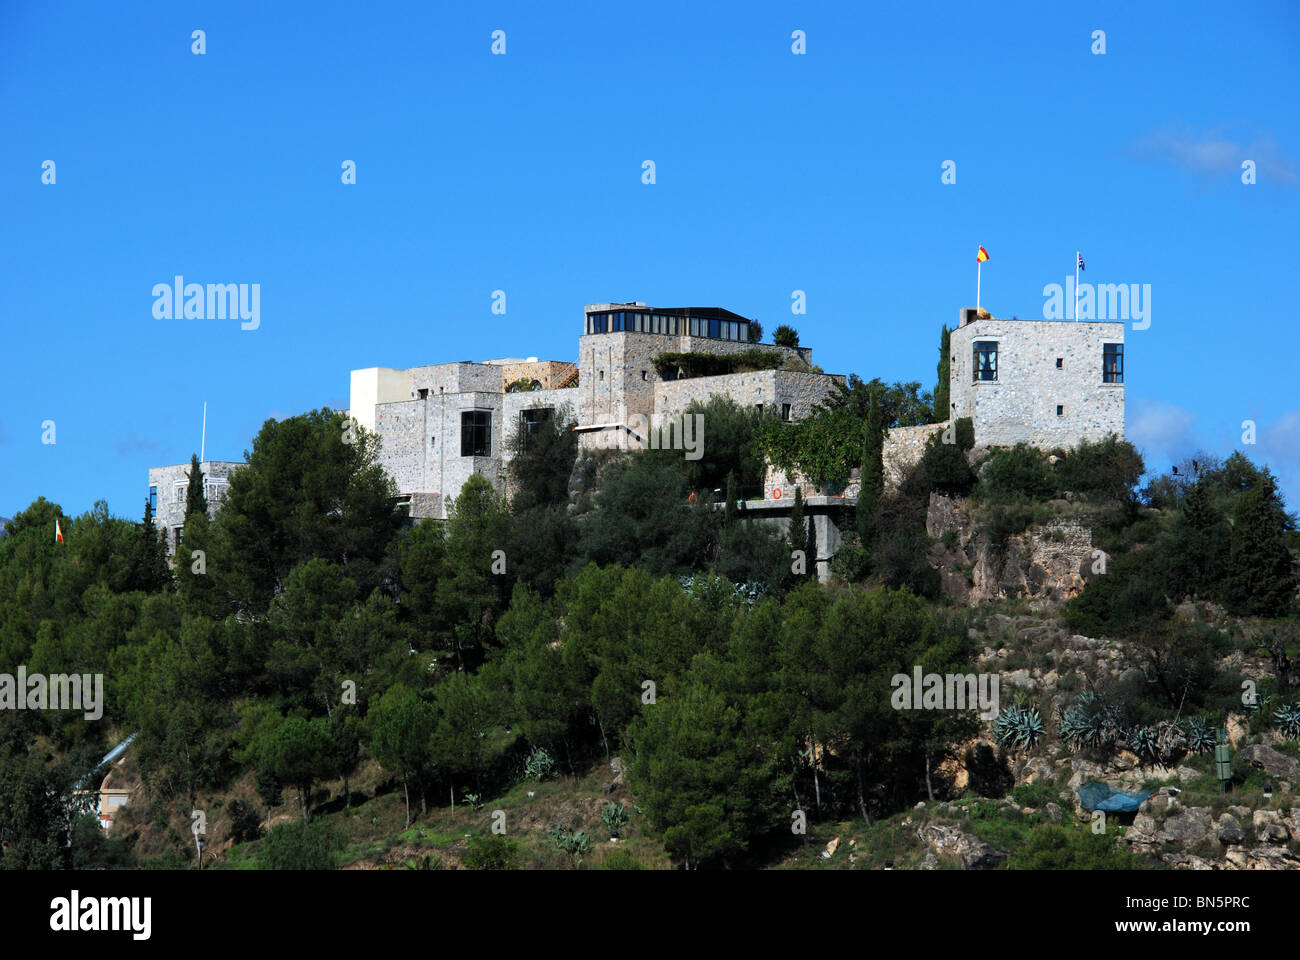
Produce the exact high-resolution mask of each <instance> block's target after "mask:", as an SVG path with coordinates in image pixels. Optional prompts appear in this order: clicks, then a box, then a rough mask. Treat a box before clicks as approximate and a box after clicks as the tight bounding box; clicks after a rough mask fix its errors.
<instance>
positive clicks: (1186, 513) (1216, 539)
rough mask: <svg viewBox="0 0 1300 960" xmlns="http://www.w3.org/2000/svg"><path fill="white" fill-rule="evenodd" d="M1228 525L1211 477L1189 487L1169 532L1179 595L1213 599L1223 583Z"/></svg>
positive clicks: (1172, 581) (1173, 583) (1171, 571)
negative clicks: (1212, 485)
mask: <svg viewBox="0 0 1300 960" xmlns="http://www.w3.org/2000/svg"><path fill="white" fill-rule="evenodd" d="M1227 552H1228V529H1227V523H1226V521H1225V519H1224V516H1223V514H1222V512H1221V511H1220V510H1219V509H1218V507H1216V506H1215V504H1214V500H1213V498H1212V497H1211V495H1210V488H1209V481H1208V480H1205V479H1201V480H1198V481H1197V482H1196V483H1195V484H1193V485H1192V487H1191V489H1189V490H1188V491H1187V496H1186V497H1185V498H1184V499H1183V503H1182V506H1181V508H1180V509H1179V511H1178V516H1177V517H1176V518H1175V520H1174V523H1173V527H1172V528H1171V529H1170V532H1169V551H1168V558H1169V565H1168V568H1167V569H1168V574H1167V576H1168V578H1169V587H1170V588H1171V591H1172V593H1173V594H1174V595H1175V596H1176V597H1182V596H1185V595H1191V596H1199V597H1202V598H1204V599H1210V598H1212V597H1214V596H1215V594H1216V593H1220V592H1222V590H1223V587H1224V560H1225V555H1226V554H1227Z"/></svg>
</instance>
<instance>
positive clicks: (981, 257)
mask: <svg viewBox="0 0 1300 960" xmlns="http://www.w3.org/2000/svg"><path fill="white" fill-rule="evenodd" d="M988 258H989V252H988V251H987V250H985V249H984V248H983V247H980V252H979V253H977V254H975V262H976V263H983V262H984V261H985V260H987V259H988Z"/></svg>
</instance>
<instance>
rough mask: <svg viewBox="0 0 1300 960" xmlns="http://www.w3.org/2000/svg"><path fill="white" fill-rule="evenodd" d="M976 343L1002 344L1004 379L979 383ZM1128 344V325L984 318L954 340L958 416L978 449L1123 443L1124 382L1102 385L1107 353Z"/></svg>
mask: <svg viewBox="0 0 1300 960" xmlns="http://www.w3.org/2000/svg"><path fill="white" fill-rule="evenodd" d="M976 341H995V342H997V344H998V370H997V380H992V381H985V380H981V381H975V380H974V379H973V377H974V374H973V370H974V360H973V348H974V344H975V342H976ZM1123 342H1124V324H1123V323H1109V322H1093V321H1081V322H1074V321H1061V320H995V319H983V320H975V321H973V322H971V323H967V324H965V325H963V326H959V327H958V328H957V329H956V330H954V331H953V332H952V336H951V340H950V344H951V358H952V359H951V368H950V370H951V372H950V381H949V383H950V391H949V392H950V400H951V403H952V416H953V417H954V418H957V417H970V418H971V420H972V421H973V423H974V426H975V443H976V444H977V445H978V446H990V445H1004V446H1011V445H1014V444H1016V443H1019V442H1021V441H1024V442H1027V443H1031V444H1033V445H1034V446H1037V447H1040V448H1043V449H1050V448H1052V447H1056V446H1060V447H1072V446H1075V445H1076V444H1077V443H1078V442H1079V441H1080V440H1081V439H1088V440H1100V439H1102V438H1104V437H1105V436H1106V435H1107V434H1110V433H1114V434H1116V435H1117V436H1119V437H1121V438H1122V437H1123V436H1124V384H1122V383H1103V382H1102V348H1103V346H1104V345H1105V344H1107V343H1119V344H1122V343H1123ZM1058 358H1059V359H1060V360H1061V361H1062V366H1061V367H1060V368H1059V369H1058V368H1057V366H1056V361H1057V359H1058ZM1058 405H1060V406H1061V407H1062V412H1061V414H1060V415H1058V414H1057V412H1056V408H1057V406H1058Z"/></svg>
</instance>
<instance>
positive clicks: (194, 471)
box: [185, 453, 208, 522]
mask: <svg viewBox="0 0 1300 960" xmlns="http://www.w3.org/2000/svg"><path fill="white" fill-rule="evenodd" d="M189 478H190V482H189V486H187V487H186V488H185V520H186V521H187V522H188V521H189V519H190V517H191V515H193V514H194V513H195V512H196V511H197V512H198V513H201V514H203V515H204V516H205V517H206V516H207V515H208V498H207V497H206V496H204V495H203V471H202V470H200V469H199V455H198V454H197V453H191V454H190V473H189Z"/></svg>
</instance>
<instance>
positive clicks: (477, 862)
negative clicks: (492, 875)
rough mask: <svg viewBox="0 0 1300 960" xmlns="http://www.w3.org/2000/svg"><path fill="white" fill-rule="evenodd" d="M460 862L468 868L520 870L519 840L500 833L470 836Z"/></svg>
mask: <svg viewBox="0 0 1300 960" xmlns="http://www.w3.org/2000/svg"><path fill="white" fill-rule="evenodd" d="M460 862H461V865H462V866H463V867H464V868H465V869H466V870H518V869H519V842H518V841H517V840H510V839H508V838H506V837H503V836H500V835H498V834H493V835H491V836H486V837H484V836H477V837H470V840H469V843H468V844H466V846H465V856H464V857H462V858H461V861H460Z"/></svg>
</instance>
